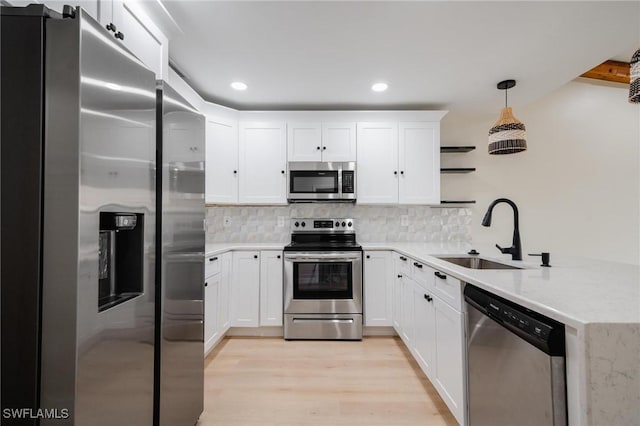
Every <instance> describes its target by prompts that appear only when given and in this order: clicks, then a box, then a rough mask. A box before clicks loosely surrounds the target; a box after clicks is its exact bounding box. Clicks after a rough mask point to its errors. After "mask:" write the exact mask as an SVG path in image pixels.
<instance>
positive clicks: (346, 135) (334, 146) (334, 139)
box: [322, 123, 357, 161]
mask: <svg viewBox="0 0 640 426" xmlns="http://www.w3.org/2000/svg"><path fill="white" fill-rule="evenodd" d="M356 159H357V158H356V123H324V124H323V125H322V161H356Z"/></svg>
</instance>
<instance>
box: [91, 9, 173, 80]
mask: <svg viewBox="0 0 640 426" xmlns="http://www.w3.org/2000/svg"><path fill="white" fill-rule="evenodd" d="M97 12H98V16H97V18H98V21H99V22H100V23H101V24H102V26H103V27H107V26H109V28H112V30H111V31H110V34H111V36H113V37H115V36H116V35H118V34H121V35H122V43H123V44H124V45H125V46H126V47H127V48H128V49H129V50H130V51H131V52H132V53H133V54H134V55H136V56H137V57H138V59H140V60H141V61H142V62H143V63H144V64H145V65H146V66H147V67H149V69H150V70H152V71H153V72H155V73H156V77H157V78H158V79H162V80H168V79H169V40H168V39H167V37H166V36H165V35H164V34H163V33H162V31H160V29H159V28H158V26H156V24H155V23H154V22H153V21H152V20H151V18H149V16H148V15H147V14H146V13H144V11H143V10H142V7H141V5H140V4H139V3H138V2H136V1H131V0H124V1H123V0H97ZM111 25H113V27H111ZM114 27H115V29H113V28H114Z"/></svg>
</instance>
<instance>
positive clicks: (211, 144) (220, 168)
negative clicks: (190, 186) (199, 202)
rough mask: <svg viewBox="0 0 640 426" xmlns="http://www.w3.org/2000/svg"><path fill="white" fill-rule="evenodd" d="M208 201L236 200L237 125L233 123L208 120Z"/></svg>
mask: <svg viewBox="0 0 640 426" xmlns="http://www.w3.org/2000/svg"><path fill="white" fill-rule="evenodd" d="M206 133H207V162H206V201H207V203H222V204H232V203H237V202H238V128H237V126H236V124H235V123H231V122H224V121H222V120H216V119H214V118H208V119H207V129H206Z"/></svg>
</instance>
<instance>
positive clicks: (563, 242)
mask: <svg viewBox="0 0 640 426" xmlns="http://www.w3.org/2000/svg"><path fill="white" fill-rule="evenodd" d="M514 90H515V91H517V88H516V89H514ZM627 91H628V88H627V86H623V85H614V84H604V83H597V82H593V81H592V80H586V79H579V80H576V81H573V82H570V83H568V84H567V85H565V86H563V87H561V88H560V89H558V90H556V91H555V92H553V93H550V94H548V95H547V96H544V97H543V98H542V99H541V100H539V101H538V102H535V103H533V104H530V105H528V106H526V107H520V108H514V114H515V115H516V117H518V118H519V119H520V120H521V121H523V122H524V123H525V125H526V127H527V133H528V138H527V142H528V151H526V152H523V153H519V154H514V155H504V156H494V155H491V156H490V155H489V154H488V153H487V132H488V130H489V128H490V127H491V126H492V125H493V123H494V122H495V120H496V119H497V117H498V113H499V111H498V110H495V111H493V110H492V111H487V113H486V114H482V115H475V116H463V115H459V114H456V113H455V112H451V113H449V115H447V116H446V117H445V118H444V119H443V121H442V143H443V145H476V146H477V149H476V150H475V151H473V152H471V153H469V154H446V155H443V167H447V166H451V167H455V166H459V167H463V166H469V167H477V171H476V172H475V173H472V174H469V175H443V178H442V194H443V196H442V197H443V199H454V198H471V199H476V200H477V204H476V205H475V206H474V207H473V212H474V220H473V225H472V238H473V241H474V244H477V245H478V246H484V245H488V244H490V245H493V244H495V243H499V244H500V245H502V246H503V247H504V246H509V245H510V242H511V232H512V229H513V225H512V213H511V209H510V207H509V206H507V205H500V206H498V207H496V209H495V210H494V215H493V224H492V226H491V227H490V228H485V227H482V226H481V225H480V221H481V220H482V216H483V215H484V212H485V211H486V208H487V206H488V205H489V203H490V202H491V201H492V200H494V199H495V198H499V197H506V198H510V199H512V200H513V201H515V202H516V204H517V205H518V207H519V209H520V228H521V237H522V244H523V252H524V253H525V254H527V253H532V252H540V251H549V252H551V257H552V263H553V255H554V253H556V254H559V255H575V256H584V257H590V258H600V259H606V260H613V261H621V262H625V263H634V264H640V247H639V246H640V225H639V222H640V106H638V105H631V104H629V103H628V102H627ZM496 96H501V94H500V93H498V92H497V91H496ZM512 96H513V97H514V98H516V97H517V94H516V93H513V95H512ZM497 253H498V251H497V249H495V248H493V249H490V251H489V252H488V253H487V252H485V253H484V254H497Z"/></svg>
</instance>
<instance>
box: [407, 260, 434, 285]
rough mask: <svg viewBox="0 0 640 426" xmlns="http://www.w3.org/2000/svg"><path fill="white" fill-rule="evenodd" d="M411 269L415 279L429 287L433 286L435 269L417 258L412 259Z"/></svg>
mask: <svg viewBox="0 0 640 426" xmlns="http://www.w3.org/2000/svg"><path fill="white" fill-rule="evenodd" d="M411 269H412V275H413V279H414V280H416V281H417V282H418V283H420V284H423V285H426V286H427V287H426V288H427V289H429V288H430V287H433V269H431V268H429V267H428V266H427V265H425V264H424V263H422V262H419V261H417V260H415V259H411Z"/></svg>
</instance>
